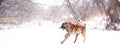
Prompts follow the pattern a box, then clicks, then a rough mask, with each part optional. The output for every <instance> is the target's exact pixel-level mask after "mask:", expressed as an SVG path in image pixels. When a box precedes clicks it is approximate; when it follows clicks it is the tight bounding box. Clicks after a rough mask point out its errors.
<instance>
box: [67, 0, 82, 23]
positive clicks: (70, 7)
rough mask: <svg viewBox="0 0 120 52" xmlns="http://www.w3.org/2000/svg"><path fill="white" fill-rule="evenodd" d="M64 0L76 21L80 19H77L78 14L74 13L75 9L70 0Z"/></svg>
mask: <svg viewBox="0 0 120 52" xmlns="http://www.w3.org/2000/svg"><path fill="white" fill-rule="evenodd" d="M65 1H66V3H67V6H68V8H69V9H70V12H71V13H72V15H73V16H74V18H75V20H76V22H79V21H80V20H79V17H78V15H77V14H76V12H75V10H74V9H73V7H72V5H71V3H70V1H69V0H65Z"/></svg>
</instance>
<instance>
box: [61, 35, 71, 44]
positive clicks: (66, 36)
mask: <svg viewBox="0 0 120 52" xmlns="http://www.w3.org/2000/svg"><path fill="white" fill-rule="evenodd" d="M69 36H70V34H69V33H67V34H66V35H65V38H64V40H63V41H62V42H61V44H63V43H64V42H65V41H66V40H67V39H68V37H69Z"/></svg>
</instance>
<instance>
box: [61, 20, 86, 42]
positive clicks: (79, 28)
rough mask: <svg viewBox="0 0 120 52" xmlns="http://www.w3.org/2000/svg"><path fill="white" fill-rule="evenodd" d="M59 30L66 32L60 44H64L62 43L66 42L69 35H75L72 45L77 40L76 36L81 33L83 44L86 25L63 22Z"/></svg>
mask: <svg viewBox="0 0 120 52" xmlns="http://www.w3.org/2000/svg"><path fill="white" fill-rule="evenodd" d="M61 28H62V29H63V30H64V29H65V30H66V31H67V33H66V35H65V38H64V40H63V41H62V42H61V44H63V43H64V41H66V40H67V38H69V36H70V35H73V34H75V35H76V37H75V40H74V43H75V42H76V40H77V37H78V35H79V34H80V33H81V35H82V37H83V38H84V40H83V42H85V39H86V37H85V32H86V24H73V23H71V22H64V23H63V24H62V26H61Z"/></svg>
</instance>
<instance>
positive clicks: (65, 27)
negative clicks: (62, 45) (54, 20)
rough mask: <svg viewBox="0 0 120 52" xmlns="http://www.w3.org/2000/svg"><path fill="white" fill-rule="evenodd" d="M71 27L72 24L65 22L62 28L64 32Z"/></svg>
mask: <svg viewBox="0 0 120 52" xmlns="http://www.w3.org/2000/svg"><path fill="white" fill-rule="evenodd" d="M71 25H72V23H71V22H64V23H63V24H62V26H61V27H60V28H62V29H63V30H64V29H68V28H69V27H70V26H71Z"/></svg>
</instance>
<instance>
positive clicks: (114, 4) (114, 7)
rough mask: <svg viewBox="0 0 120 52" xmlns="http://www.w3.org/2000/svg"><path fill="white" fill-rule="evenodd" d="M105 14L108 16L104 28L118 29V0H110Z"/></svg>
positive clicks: (119, 9)
mask: <svg viewBox="0 0 120 52" xmlns="http://www.w3.org/2000/svg"><path fill="white" fill-rule="evenodd" d="M106 14H107V15H108V16H109V18H108V21H109V22H108V24H107V25H106V29H108V30H118V28H117V26H116V24H117V25H118V24H120V16H119V14H120V2H119V1H118V0H110V1H109V6H108V9H107V10H106Z"/></svg>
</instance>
